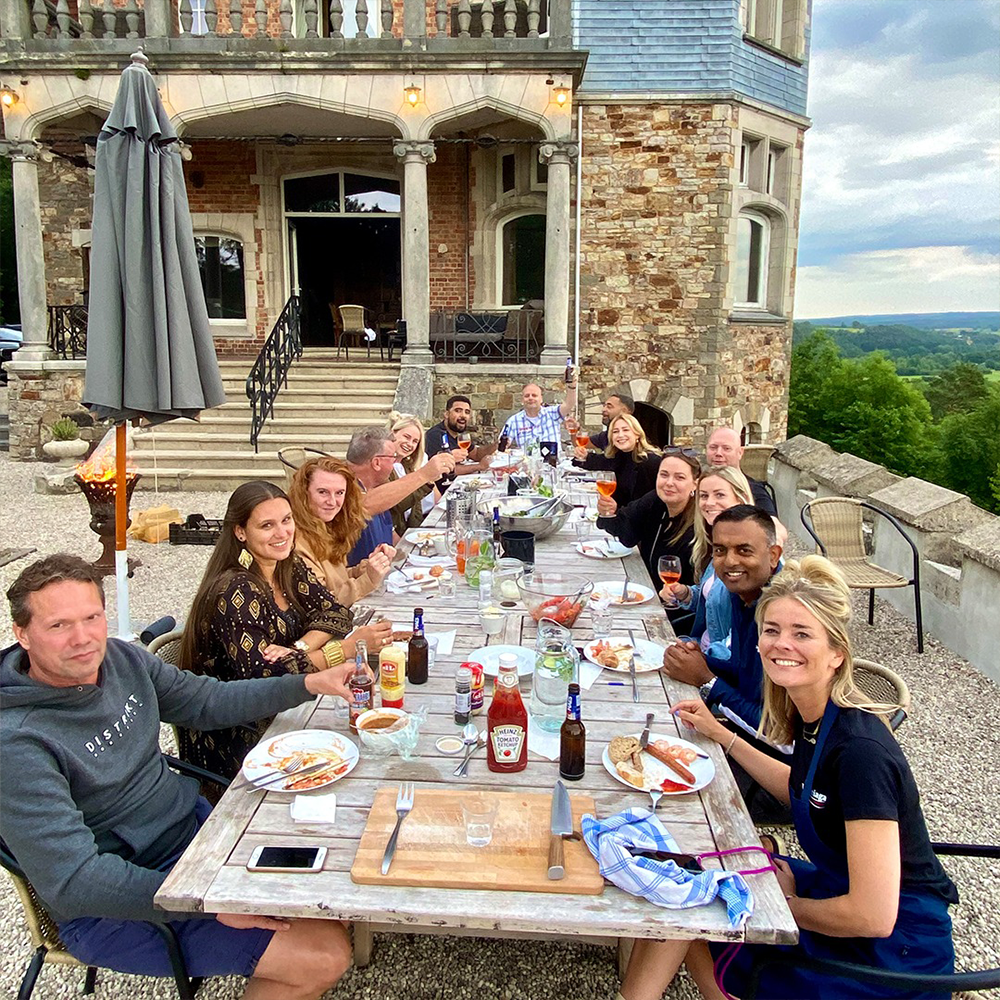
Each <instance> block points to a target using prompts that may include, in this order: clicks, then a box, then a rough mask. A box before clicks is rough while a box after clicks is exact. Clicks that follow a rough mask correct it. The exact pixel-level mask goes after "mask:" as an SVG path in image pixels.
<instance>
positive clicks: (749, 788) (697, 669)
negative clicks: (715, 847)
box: [663, 504, 790, 822]
mask: <svg viewBox="0 0 1000 1000" xmlns="http://www.w3.org/2000/svg"><path fill="white" fill-rule="evenodd" d="M780 560H781V546H780V545H778V544H777V541H776V538H775V528H774V521H773V519H772V518H771V516H770V515H769V514H765V513H764V512H763V511H761V510H759V509H758V508H756V507H751V506H749V505H748V504H738V505H737V506H735V507H730V508H729V509H728V510H724V511H723V512H722V513H721V514H719V516H718V517H717V518H716V519H715V523H714V524H713V525H712V563H713V565H714V567H715V575H716V576H717V577H718V578H719V580H720V581H721V582H722V583H723V584H724V585H725V587H726V589H727V590H728V591H729V599H730V602H731V606H732V632H731V643H730V646H731V653H730V658H729V659H728V660H720V659H717V658H716V657H714V656H705V655H704V654H703V653H702V651H701V649H700V647H699V645H698V643H696V642H678V643H676V644H675V645H673V646H670V647H668V648H667V650H666V651H665V652H664V654H663V669H664V671H665V672H666V673H667V675H668V676H669V677H671V678H672V679H673V680H677V681H682V682H684V683H685V684H692V685H694V686H695V687H697V688H698V689H699V693H700V694H701V697H702V700H703V701H704V702H705V704H706V705H708V706H709V708H711V709H712V710H713V711H715V712H716V713H717V714H719V715H721V716H724V717H725V718H726V719H728V720H729V722H730V723H731V724H732V726H733V729H734V731H735V733H736V734H738V736H739V737H740V738H742V739H746V740H749V741H750V742H752V743H754V745H755V746H757V747H758V748H759V749H761V750H763V751H764V752H765V753H769V754H770V755H771V756H778V755H781V756H784V755H785V754H784V753H783V750H782V748H775V747H772V746H770V745H769V744H765V743H763V742H761V741H759V740H757V736H756V733H757V727H758V726H759V725H760V716H761V711H762V710H763V705H764V701H763V684H764V669H763V667H762V665H761V662H760V654H759V653H758V652H757V638H758V637H757V620H756V617H755V615H756V611H757V599H758V598H759V597H760V595H761V593H762V592H763V590H764V588H765V587H766V586H767V584H768V582H769V581H770V579H771V576H772V575H773V574H774V573H775V571H776V570H777V568H778V563H779V562H780ZM789 749H790V748H789ZM731 766H732V768H733V774H734V776H735V777H736V782H737V784H738V785H739V786H740V791H741V792H742V793H743V798H744V799H745V800H746V803H747V807H748V808H749V810H750V816H751V817H752V818H753V819H754V821H755V822H781V821H783V817H784V816H785V814H786V813H787V808H786V807H784V806H782V805H781V804H780V803H779V802H778V801H777V799H775V798H774V797H773V796H771V795H770V794H769V793H768V792H767V791H765V790H764V789H763V788H761V787H760V786H759V785H758V784H757V783H756V782H755V781H753V779H752V778H750V776H749V775H747V774H746V772H744V771H743V770H742V768H740V767H739V765H737V764H732V765H731Z"/></svg>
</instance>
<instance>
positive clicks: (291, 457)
mask: <svg viewBox="0 0 1000 1000" xmlns="http://www.w3.org/2000/svg"><path fill="white" fill-rule="evenodd" d="M310 455H322V456H324V457H326V458H331V457H332V456H331V455H330V453H329V452H328V451H320V450H319V449H318V448H281V449H279V451H278V461H279V462H281V464H282V465H283V466H284V467H285V479H286V480H287V481H288V485H289V487H291V485H292V479H293V478H294V477H295V471H296V470H297V469H298V468H299V467H300V466H303V465H305V463H306V460H307V459H308V458H309V456H310Z"/></svg>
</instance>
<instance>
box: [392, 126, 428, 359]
mask: <svg viewBox="0 0 1000 1000" xmlns="http://www.w3.org/2000/svg"><path fill="white" fill-rule="evenodd" d="M392 151H393V152H394V153H395V154H396V156H397V157H398V158H399V159H400V160H402V161H403V220H402V222H403V319H405V320H406V350H405V351H404V352H403V363H404V364H430V363H431V362H433V360H434V356H433V355H432V354H431V350H430V315H431V267H430V242H429V240H430V237H429V231H430V222H429V217H428V212H427V164H428V163H433V162H434V159H435V156H434V143H433V142H417V141H415V140H407V141H403V142H397V143H395V145H394V146H393V147H392Z"/></svg>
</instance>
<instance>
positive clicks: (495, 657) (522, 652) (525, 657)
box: [467, 645, 535, 677]
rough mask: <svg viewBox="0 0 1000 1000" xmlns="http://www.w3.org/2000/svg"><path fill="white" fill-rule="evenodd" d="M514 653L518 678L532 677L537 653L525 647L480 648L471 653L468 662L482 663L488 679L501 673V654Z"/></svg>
mask: <svg viewBox="0 0 1000 1000" xmlns="http://www.w3.org/2000/svg"><path fill="white" fill-rule="evenodd" d="M501 653H513V654H514V655H515V656H516V657H517V676H518V677H530V676H531V675H532V674H533V673H534V672H535V651H534V650H533V649H527V648H526V647H525V646H504V645H500V646H480V647H479V649H474V650H473V651H472V652H471V653H469V655H468V657H467V660H469V661H470V662H472V663H481V664H482V665H483V673H484V674H486V676H487V677H496V675H497V674H498V673H499V672H500V654H501Z"/></svg>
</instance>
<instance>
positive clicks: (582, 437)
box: [574, 427, 590, 448]
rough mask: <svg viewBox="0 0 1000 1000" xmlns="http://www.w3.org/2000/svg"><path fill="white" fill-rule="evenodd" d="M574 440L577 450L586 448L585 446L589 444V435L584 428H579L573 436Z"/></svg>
mask: <svg viewBox="0 0 1000 1000" xmlns="http://www.w3.org/2000/svg"><path fill="white" fill-rule="evenodd" d="M574 440H575V441H576V446H577V447H578V448H586V447H587V445H588V444H590V435H589V434H588V433H587V431H586V429H585V428H583V427H580V428H578V429H577V431H576V434H575V435H574Z"/></svg>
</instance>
